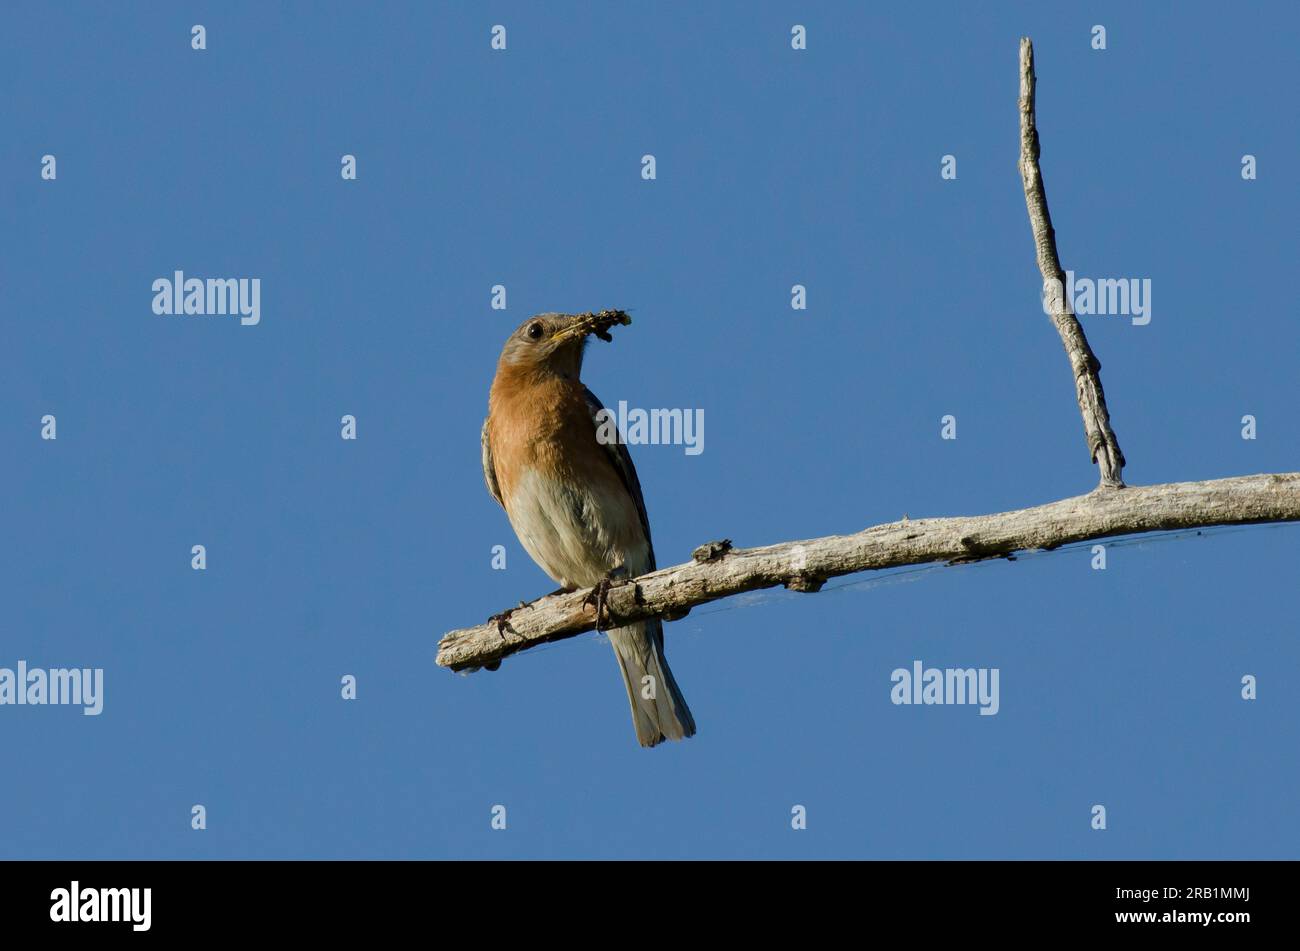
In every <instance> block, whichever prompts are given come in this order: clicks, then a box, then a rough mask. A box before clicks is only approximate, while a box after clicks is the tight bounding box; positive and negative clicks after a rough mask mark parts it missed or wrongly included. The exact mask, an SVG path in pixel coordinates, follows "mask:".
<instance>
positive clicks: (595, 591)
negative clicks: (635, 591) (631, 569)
mask: <svg viewBox="0 0 1300 951" xmlns="http://www.w3.org/2000/svg"><path fill="white" fill-rule="evenodd" d="M628 580H629V579H628V575H627V568H626V567H625V566H623V565H619V566H618V567H617V568H611V569H609V574H607V575H605V577H603V578H601V579H600V581H598V582H596V586H595V587H594V588H592V589H591V591H590V592H589V593H588V594H587V596H586V597H585V598H583V600H582V603H583V606H586V605H588V604H593V605H595V607H596V630H598V631H603V630H604V628H603V627H602V626H601V618H602V617H603V618H604V619H605V620H606V621H609V620H611V618H610V616H609V605H608V603H607V601H608V598H609V592H610V591H612V590H613V589H614V588H618V587H622V586H623V585H625V584H627V583H628Z"/></svg>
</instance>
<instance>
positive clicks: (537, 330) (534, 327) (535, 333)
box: [528, 320, 544, 340]
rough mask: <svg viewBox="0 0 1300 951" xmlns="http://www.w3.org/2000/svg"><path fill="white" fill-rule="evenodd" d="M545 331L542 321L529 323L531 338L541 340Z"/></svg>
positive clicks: (529, 335)
mask: <svg viewBox="0 0 1300 951" xmlns="http://www.w3.org/2000/svg"><path fill="white" fill-rule="evenodd" d="M543 332H544V328H543V327H542V324H541V321H538V320H535V321H533V322H532V323H531V324H529V325H528V337H529V339H531V340H540V339H541V336H542V333H543Z"/></svg>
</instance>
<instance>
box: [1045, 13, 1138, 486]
mask: <svg viewBox="0 0 1300 951" xmlns="http://www.w3.org/2000/svg"><path fill="white" fill-rule="evenodd" d="M1036 82H1037V79H1036V77H1035V76H1034V44H1033V43H1031V42H1030V40H1029V37H1027V36H1022V37H1021V38H1020V178H1021V180H1022V181H1023V182H1024V185H1025V205H1026V207H1028V209H1029V225H1030V227H1031V228H1032V229H1033V231H1034V246H1035V247H1036V248H1037V250H1038V270H1039V271H1041V272H1042V275H1043V295H1044V300H1045V301H1046V302H1047V303H1048V306H1049V309H1050V311H1051V314H1052V323H1054V324H1056V332H1057V333H1059V334H1060V335H1061V343H1062V344H1064V345H1065V352H1066V355H1068V356H1069V358H1070V369H1072V370H1073V371H1074V390H1075V395H1076V396H1077V397H1078V400H1079V412H1081V413H1082V414H1083V431H1084V434H1085V435H1086V436H1087V437H1088V451H1089V453H1090V454H1091V456H1092V461H1093V462H1095V463H1097V466H1098V468H1099V469H1100V470H1101V484H1102V485H1104V486H1114V487H1120V486H1123V485H1124V475H1123V473H1124V454H1123V453H1122V452H1120V449H1119V440H1118V439H1116V438H1115V433H1114V431H1113V430H1112V429H1111V428H1110V413H1109V412H1107V410H1106V394H1105V392H1104V391H1103V390H1102V388H1101V361H1100V360H1098V359H1097V357H1096V354H1094V353H1093V352H1092V347H1090V346H1088V338H1087V337H1085V336H1084V333H1083V328H1082V327H1081V326H1080V325H1079V320H1078V318H1077V317H1075V316H1074V308H1073V305H1072V304H1071V302H1070V301H1068V300H1066V299H1065V271H1063V270H1062V269H1061V260H1060V258H1059V257H1057V254H1056V231H1055V230H1054V229H1053V228H1052V216H1051V214H1050V213H1048V210H1047V192H1046V191H1044V189H1043V173H1042V171H1041V170H1040V169H1039V167H1038V151H1039V150H1038V125H1037V122H1036V120H1035V114H1034V87H1035V84H1036Z"/></svg>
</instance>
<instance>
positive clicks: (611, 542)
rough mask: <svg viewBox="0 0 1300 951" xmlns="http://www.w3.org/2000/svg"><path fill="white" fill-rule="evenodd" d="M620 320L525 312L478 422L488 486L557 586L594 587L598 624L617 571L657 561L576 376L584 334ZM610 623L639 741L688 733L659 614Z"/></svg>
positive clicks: (631, 477) (615, 315)
mask: <svg viewBox="0 0 1300 951" xmlns="http://www.w3.org/2000/svg"><path fill="white" fill-rule="evenodd" d="M615 323H631V318H630V317H628V316H627V314H626V313H625V312H623V311H601V312H600V313H598V314H595V313H584V314H560V313H545V314H537V315H535V316H533V317H529V318H528V319H527V320H525V321H524V322H523V323H521V324H520V325H519V327H518V328H516V329H515V331H514V332H513V333H511V334H510V336H509V337H508V338H506V342H505V345H504V346H503V347H502V348H501V356H500V358H499V360H498V361H497V367H496V374H495V376H494V377H493V380H492V387H491V391H490V393H489V396H488V415H487V418H486V419H485V420H484V421H483V428H482V433H481V443H482V456H483V478H484V481H485V482H486V483H487V488H488V492H489V493H491V495H492V497H493V498H494V499H495V500H496V501H497V503H498V504H500V505H501V507H502V508H503V509H505V512H506V516H507V518H508V519H509V520H510V525H511V527H512V528H513V529H514V531H515V534H516V535H517V536H518V538H519V542H520V544H522V545H523V547H524V549H525V550H526V551H527V552H528V554H529V555H530V556H531V557H532V559H533V561H535V562H536V563H537V565H538V566H539V567H540V568H541V569H542V570H543V571H545V572H546V574H547V575H549V576H550V577H551V579H552V580H554V581H555V582H556V583H557V584H559V586H560V590H561V591H575V590H578V589H581V588H594V589H595V591H594V592H593V594H594V595H595V598H596V601H595V604H596V621H597V626H598V627H599V625H600V619H601V609H602V607H603V604H604V596H605V594H607V593H608V591H609V589H610V587H611V586H612V585H613V583H614V580H615V579H618V578H620V577H624V578H625V577H626V576H629V575H630V576H631V577H636V576H638V575H642V574H645V573H646V572H648V571H653V570H654V569H655V554H654V546H653V544H652V542H651V539H650V519H649V516H648V515H647V514H646V506H645V499H644V497H643V496H642V493H641V483H640V481H639V480H638V479H637V474H636V468H635V467H634V466H633V465H632V456H631V454H630V453H629V452H628V448H627V445H626V443H625V442H624V441H623V440H622V439H619V438H616V439H612V440H610V439H608V438H605V439H601V438H598V436H597V433H598V428H599V424H600V420H601V419H603V418H605V417H604V415H603V413H602V411H603V410H604V407H603V406H602V405H601V402H600V400H599V399H597V398H596V395H595V394H594V393H592V392H591V390H589V389H588V388H587V387H586V386H585V385H583V383H582V381H581V379H580V373H581V371H582V358H583V353H584V351H585V349H586V346H587V341H588V338H589V337H590V336H592V335H595V336H598V337H600V338H601V339H604V340H610V339H612V338H611V337H610V336H609V328H610V327H611V326H613V325H614V324H615ZM597 414H602V415H601V416H599V417H598V415H597ZM513 610H516V609H512V611H513ZM512 611H510V612H506V613H505V614H504V615H498V616H497V618H498V619H501V618H505V617H508V615H509V614H510V613H512ZM498 623H504V621H502V620H498ZM606 634H607V636H608V638H609V642H610V644H611V645H613V648H614V656H615V658H616V659H617V660H618V667H619V670H620V672H621V673H622V675H623V684H624V686H625V687H626V688H627V697H628V704H629V706H630V707H631V710H632V722H633V726H634V727H635V728H636V737H637V741H638V742H639V743H640V744H641V746H643V747H652V746H657V745H658V744H659V743H661V742H663V741H664V740H665V739H668V740H680V739H684V738H686V737H689V736H693V735H694V734H695V719H694V717H693V716H692V715H691V711H690V708H689V707H688V706H687V705H686V699H685V697H683V696H682V692H681V689H680V688H679V687H678V685H677V681H676V679H675V678H674V677H673V673H672V670H671V669H670V668H669V666H668V661H667V659H666V658H665V656H664V634H663V624H662V622H661V621H660V620H659V619H658V618H651V619H648V620H644V621H637V622H635V623H632V624H626V625H622V626H619V627H615V628H613V629H611V630H608V631H606Z"/></svg>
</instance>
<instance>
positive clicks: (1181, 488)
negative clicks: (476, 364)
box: [438, 472, 1300, 670]
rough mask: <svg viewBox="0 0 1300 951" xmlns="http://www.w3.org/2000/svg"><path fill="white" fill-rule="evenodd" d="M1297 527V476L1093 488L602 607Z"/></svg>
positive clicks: (514, 620) (501, 648)
mask: <svg viewBox="0 0 1300 951" xmlns="http://www.w3.org/2000/svg"><path fill="white" fill-rule="evenodd" d="M1295 521H1300V472H1290V473H1285V474H1278V475H1252V476H1241V477H1238V478H1235V479H1218V480H1215V481H1211V482H1176V483H1172V484H1169V485H1151V486H1140V487H1129V488H1126V489H1125V490H1124V491H1123V492H1113V491H1109V490H1107V489H1105V488H1103V487H1098V488H1097V489H1094V490H1093V491H1092V492H1090V493H1088V494H1087V495H1080V496H1077V497H1075V498H1071V499H1063V500H1062V501H1059V502H1051V503H1049V504H1047V505H1039V506H1036V507H1034V508H1028V509H1019V510H1017V511H1014V512H1001V513H998V514H996V515H978V516H973V517H957V518H926V519H915V520H907V519H904V520H903V521H901V522H890V523H889V524H887V525H877V526H875V527H873V528H868V529H866V530H865V531H861V532H858V533H857V534H856V535H831V536H828V537H825V538H814V539H809V540H807V541H800V542H784V543H782V544H779V545H769V546H767V547H765V548H732V547H731V546H730V544H724V543H716V542H715V543H710V544H709V545H705V546H701V547H700V548H699V549H697V550H696V560H694V561H689V562H686V563H685V564H681V565H676V566H674V567H672V568H664V569H661V570H659V571H655V572H652V573H650V574H647V575H642V576H641V577H639V578H636V579H635V580H634V581H632V582H630V583H628V584H626V585H623V586H622V587H618V588H614V589H613V590H612V591H611V592H610V594H609V599H608V604H609V610H610V613H611V615H612V617H613V619H614V621H613V622H612V623H607V626H617V625H621V624H626V623H629V622H631V621H636V620H640V619H642V618H647V617H653V616H664V615H667V616H670V617H671V616H678V617H680V616H682V615H684V614H685V613H686V612H687V611H689V610H690V609H691V608H692V607H694V606H696V605H698V604H705V603H707V602H709V601H716V600H718V599H719V598H725V597H729V596H730V595H734V594H739V593H741V592H743V591H753V590H757V589H759V588H771V587H775V586H777V585H785V586H786V587H788V588H792V589H795V590H798V591H816V590H817V589H818V588H820V587H821V586H822V584H823V583H825V581H826V579H828V578H834V577H837V576H840V575H847V574H853V573H855V572H859V571H878V570H880V569H882V568H896V567H901V566H903V565H919V564H926V563H930V562H941V561H942V562H948V563H950V564H952V563H962V562H969V561H979V560H982V559H986V558H1005V557H1007V556H1009V555H1013V554H1014V553H1015V552H1017V551H1023V550H1030V549H1053V548H1059V547H1060V546H1062V545H1067V544H1071V543H1074V542H1082V541H1091V540H1093V539H1098V538H1109V537H1113V536H1117V535H1136V534H1142V533H1147V532H1160V531H1170V530H1175V529H1187V528H1203V527H1208V526H1213V525H1242V524H1249V523H1256V522H1295ZM585 597H586V592H584V591H577V592H574V593H571V594H559V595H551V596H549V597H545V598H541V599H540V600H538V601H535V602H533V603H532V604H531V605H529V606H526V607H523V608H520V609H518V610H516V611H515V612H514V613H513V614H512V615H511V616H510V618H509V621H508V623H507V626H506V627H505V628H504V629H503V630H501V631H500V632H498V630H497V625H496V624H495V623H491V622H490V623H487V624H481V625H479V626H478V627H471V628H465V629H463V630H459V631H452V632H450V633H449V634H447V635H446V636H445V637H444V638H443V639H442V642H441V643H440V644H439V645H438V663H439V664H440V665H442V666H443V667H451V668H452V669H454V670H466V669H474V668H478V667H483V666H489V665H495V664H497V663H499V662H500V661H501V659H502V658H503V657H508V656H509V655H510V654H514V653H517V652H518V651H521V650H526V649H527V648H529V647H534V646H536V645H538V644H543V643H546V642H548V641H556V640H561V639H563V638H566V637H573V636H574V635H576V634H581V633H582V632H584V631H589V630H592V629H593V628H594V627H595V617H594V614H593V609H592V608H591V606H590V605H588V604H584V603H583V602H584V599H585Z"/></svg>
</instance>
